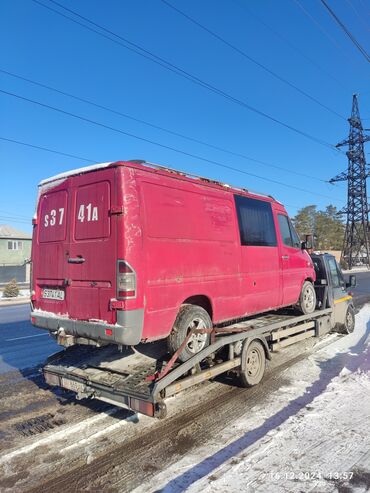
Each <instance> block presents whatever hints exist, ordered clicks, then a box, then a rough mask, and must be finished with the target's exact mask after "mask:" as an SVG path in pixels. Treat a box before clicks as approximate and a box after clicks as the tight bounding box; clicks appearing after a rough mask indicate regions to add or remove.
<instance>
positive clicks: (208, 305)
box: [181, 294, 213, 321]
mask: <svg viewBox="0 0 370 493" xmlns="http://www.w3.org/2000/svg"><path fill="white" fill-rule="evenodd" d="M181 305H197V306H200V307H201V308H203V309H204V310H205V311H206V312H207V313H208V315H209V316H210V319H211V320H212V321H213V306H212V302H211V300H210V298H209V297H208V296H206V295H205V294H195V295H192V296H189V297H188V298H186V300H184V301H183V302H182V304H181Z"/></svg>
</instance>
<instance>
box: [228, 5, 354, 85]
mask: <svg viewBox="0 0 370 493" xmlns="http://www.w3.org/2000/svg"><path fill="white" fill-rule="evenodd" d="M234 2H237V3H238V5H240V6H241V7H242V8H243V9H244V10H246V11H247V12H248V14H249V15H250V16H251V17H253V18H254V19H255V20H256V21H257V22H259V23H260V24H262V25H263V26H265V28H266V29H268V30H269V31H271V32H272V33H273V34H275V36H277V37H278V38H279V39H281V40H282V41H283V42H284V43H285V44H287V45H288V46H290V48H292V49H293V50H295V51H296V52H297V53H299V55H300V56H301V57H303V58H305V59H306V60H307V61H308V62H309V63H311V64H312V65H314V66H315V67H316V68H317V69H318V70H319V71H320V72H322V73H324V74H325V75H326V76H327V77H330V78H331V79H332V80H334V81H335V82H336V83H337V84H339V85H340V86H341V87H342V89H344V90H345V91H348V90H351V88H349V87H347V86H345V85H344V84H343V81H342V80H340V79H338V78H337V77H335V76H334V75H333V74H331V73H329V72H327V71H326V70H325V69H324V67H322V66H321V65H319V64H318V63H317V61H316V60H313V59H312V58H310V57H309V56H307V55H306V53H304V52H303V51H302V50H300V49H299V48H298V47H297V46H296V45H295V44H294V43H292V42H291V41H289V40H288V39H287V38H285V37H284V36H283V35H282V34H281V33H279V32H278V31H276V30H275V29H273V28H272V27H271V26H270V25H269V24H267V23H266V22H265V21H264V20H262V19H261V18H260V17H259V16H257V15H256V14H255V13H254V12H252V11H251V10H250V9H249V8H248V7H247V6H246V4H245V2H243V1H242V0H234ZM352 92H353V91H352Z"/></svg>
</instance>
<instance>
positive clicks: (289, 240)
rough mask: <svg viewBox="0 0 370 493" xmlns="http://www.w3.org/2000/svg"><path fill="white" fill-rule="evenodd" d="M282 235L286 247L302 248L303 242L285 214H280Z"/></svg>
mask: <svg viewBox="0 0 370 493" xmlns="http://www.w3.org/2000/svg"><path fill="white" fill-rule="evenodd" d="M278 221H279V228H280V235H281V239H282V241H283V243H284V245H287V246H290V247H293V248H300V246H301V242H300V239H299V237H298V235H297V233H296V231H295V229H294V227H293V225H292V223H291V222H290V221H289V219H288V217H287V216H284V215H283V214H278Z"/></svg>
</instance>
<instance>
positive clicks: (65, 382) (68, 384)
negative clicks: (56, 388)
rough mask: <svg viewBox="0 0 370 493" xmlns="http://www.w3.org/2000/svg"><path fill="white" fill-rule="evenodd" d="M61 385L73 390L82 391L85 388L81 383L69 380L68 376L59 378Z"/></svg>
mask: <svg viewBox="0 0 370 493" xmlns="http://www.w3.org/2000/svg"><path fill="white" fill-rule="evenodd" d="M61 380H62V381H61V386H62V387H63V388H64V389H68V390H73V392H82V391H83V390H84V388H85V386H84V384H83V383H80V382H75V381H74V380H70V379H69V378H63V377H62V379H61Z"/></svg>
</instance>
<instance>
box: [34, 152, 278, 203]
mask: <svg viewBox="0 0 370 493" xmlns="http://www.w3.org/2000/svg"><path fill="white" fill-rule="evenodd" d="M108 166H111V167H114V166H132V167H135V168H139V169H140V168H141V169H146V170H147V169H148V168H153V169H157V170H161V171H163V172H167V173H171V175H173V173H176V174H178V175H179V176H182V177H185V178H190V179H196V180H201V181H203V182H205V183H208V184H210V185H218V186H220V187H223V188H226V189H231V190H239V191H242V192H247V193H251V194H253V195H259V196H261V197H265V198H269V199H271V200H273V201H275V202H278V201H277V200H276V199H275V198H274V197H272V196H271V195H268V194H264V193H260V192H256V191H254V190H251V189H249V188H248V189H247V188H242V187H238V186H235V185H229V184H228V183H224V182H221V181H218V180H213V179H212V178H206V177H204V176H199V175H195V174H193V173H188V172H187V171H180V170H177V169H175V168H171V167H169V166H164V165H161V164H155V163H151V162H148V161H142V160H137V159H136V160H130V161H115V162H113V161H112V162H107V163H97V164H93V165H90V166H85V167H83V168H77V169H72V170H70V171H66V172H64V173H60V174H58V175H54V176H51V177H50V178H46V179H44V180H42V181H40V183H39V187H44V186H45V185H47V184H51V183H53V182H55V181H60V180H65V179H67V178H69V177H70V176H76V175H82V174H84V173H89V172H91V171H97V170H99V169H102V168H107V167H108ZM278 203H280V202H278Z"/></svg>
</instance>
